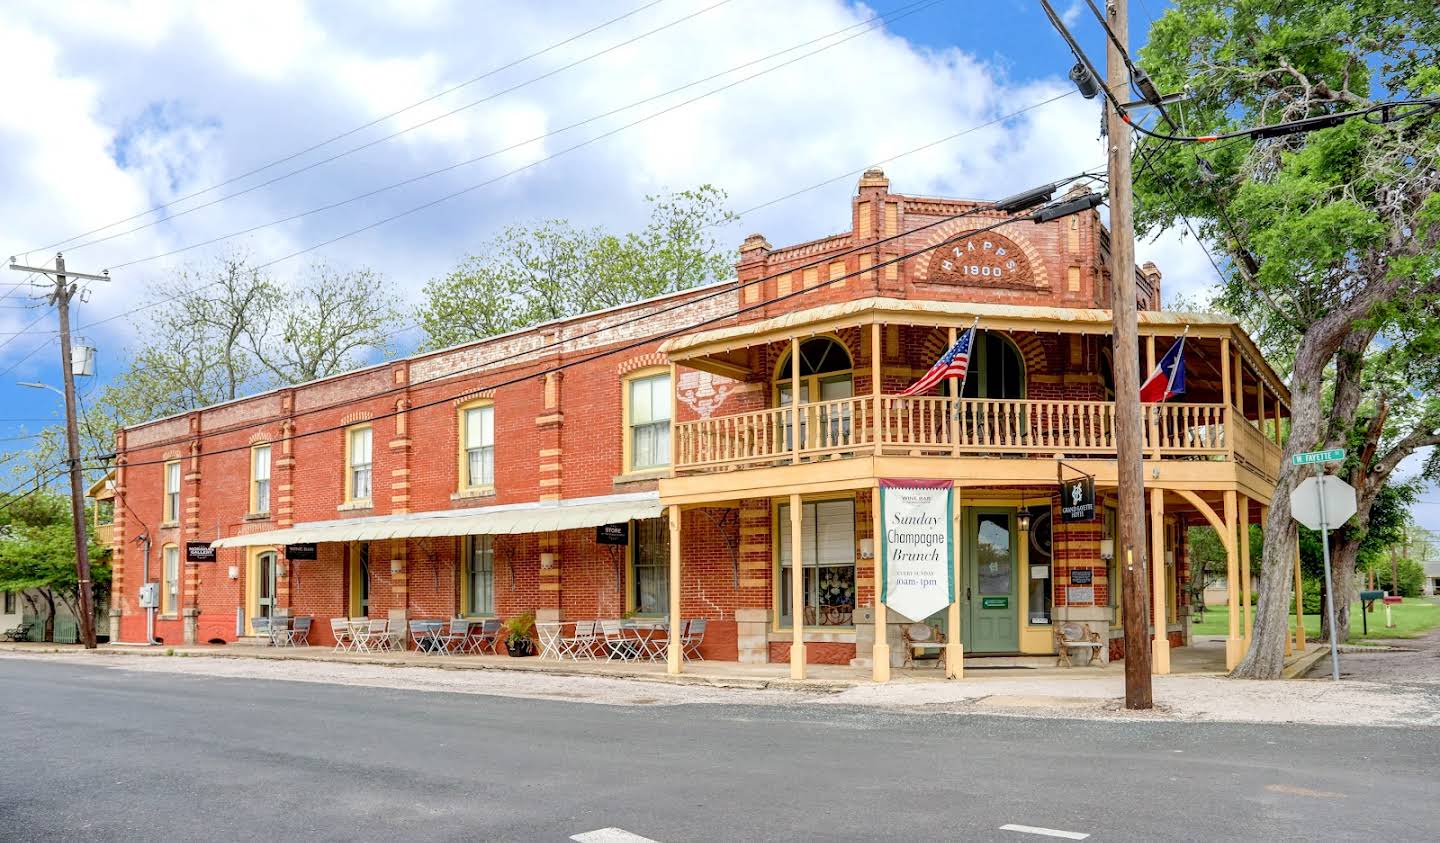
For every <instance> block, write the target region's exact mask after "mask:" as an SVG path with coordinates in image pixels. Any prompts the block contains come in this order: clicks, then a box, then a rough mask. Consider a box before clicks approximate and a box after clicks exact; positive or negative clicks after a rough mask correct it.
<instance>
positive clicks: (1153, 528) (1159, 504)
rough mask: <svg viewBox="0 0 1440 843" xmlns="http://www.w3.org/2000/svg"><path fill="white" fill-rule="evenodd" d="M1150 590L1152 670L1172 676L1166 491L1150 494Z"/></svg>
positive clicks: (1152, 491) (1161, 490) (1157, 490)
mask: <svg viewBox="0 0 1440 843" xmlns="http://www.w3.org/2000/svg"><path fill="white" fill-rule="evenodd" d="M1150 580H1151V584H1150V589H1151V590H1152V591H1153V592H1154V604H1155V620H1154V624H1155V633H1154V636H1153V638H1152V639H1151V642H1150V647H1151V652H1152V654H1153V656H1152V659H1153V663H1152V665H1151V670H1152V671H1153V672H1154V673H1156V674H1159V675H1164V674H1167V673H1169V672H1170V631H1169V629H1168V627H1167V621H1168V620H1169V614H1168V613H1167V612H1166V611H1165V491H1164V490H1163V489H1151V490H1150Z"/></svg>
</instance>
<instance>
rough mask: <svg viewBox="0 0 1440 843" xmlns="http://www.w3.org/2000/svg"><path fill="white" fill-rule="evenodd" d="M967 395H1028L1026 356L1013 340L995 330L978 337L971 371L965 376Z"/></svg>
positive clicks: (1010, 396) (988, 396) (980, 396)
mask: <svg viewBox="0 0 1440 843" xmlns="http://www.w3.org/2000/svg"><path fill="white" fill-rule="evenodd" d="M965 397H966V398H999V399H1003V398H1024V397H1025V359H1024V358H1023V357H1021V356H1020V349H1019V348H1017V347H1016V345H1015V343H1014V341H1013V340H1011V339H1010V338H1009V337H1007V336H1005V335H1004V334H1001V333H996V332H994V331H981V332H980V333H979V334H977V335H976V337H975V350H974V353H972V354H971V355H970V375H969V377H967V378H966V379H965Z"/></svg>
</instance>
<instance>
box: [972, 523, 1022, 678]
mask: <svg viewBox="0 0 1440 843" xmlns="http://www.w3.org/2000/svg"><path fill="white" fill-rule="evenodd" d="M1015 533H1016V530H1015V510H1013V509H978V508H969V509H967V510H966V517H965V560H964V561H965V595H964V596H965V613H964V614H965V617H964V622H963V624H962V625H963V626H964V633H965V637H964V639H963V640H964V643H965V652H967V653H1014V652H1018V651H1019V649H1020V600H1019V591H1018V585H1019V579H1020V576H1019V571H1018V570H1017V566H1016V547H1015Z"/></svg>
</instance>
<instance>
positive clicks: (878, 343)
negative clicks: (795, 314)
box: [870, 322, 889, 681]
mask: <svg viewBox="0 0 1440 843" xmlns="http://www.w3.org/2000/svg"><path fill="white" fill-rule="evenodd" d="M883 342H884V340H883V338H882V336H881V332H880V323H879V322H874V323H872V324H871V325H870V401H871V417H872V418H873V419H874V421H873V422H872V424H874V426H875V456H877V457H878V456H880V453H881V447H880V446H881V444H882V442H881V440H882V438H883V434H884V431H885V426H884V425H883V424H882V423H881V422H882V419H883V416H882V415H881V410H880V394H881V391H882V390H881V383H880V377H881V375H880V359H881V357H882V356H884V353H885V346H884V345H883V344H882V343H883ZM876 494H877V495H878V494H879V493H878V492H877V493H876ZM875 503H876V509H877V510H878V508H879V503H880V499H879V498H878V497H877V498H876V499H875ZM877 523H878V522H877ZM875 547H876V548H877V550H876V551H875V552H876V553H879V552H880V551H879V550H878V548H879V547H880V533H879V532H878V531H877V532H876V533H875ZM877 593H878V592H877ZM875 605H876V608H877V611H884V610H883V609H880V608H879V606H880V601H878V600H877V601H875ZM877 617H879V615H878V614H877ZM886 670H887V676H886V678H889V676H888V670H889V666H888V663H887V666H886ZM876 681H884V680H879V679H877V680H876Z"/></svg>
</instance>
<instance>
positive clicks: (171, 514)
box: [165, 460, 180, 523]
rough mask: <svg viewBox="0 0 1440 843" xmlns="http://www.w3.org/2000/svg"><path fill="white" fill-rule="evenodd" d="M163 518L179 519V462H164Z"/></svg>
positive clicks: (172, 520)
mask: <svg viewBox="0 0 1440 843" xmlns="http://www.w3.org/2000/svg"><path fill="white" fill-rule="evenodd" d="M165 520H166V522H169V523H174V522H176V521H179V520H180V462H179V461H178V460H177V461H175V462H167V463H165Z"/></svg>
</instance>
